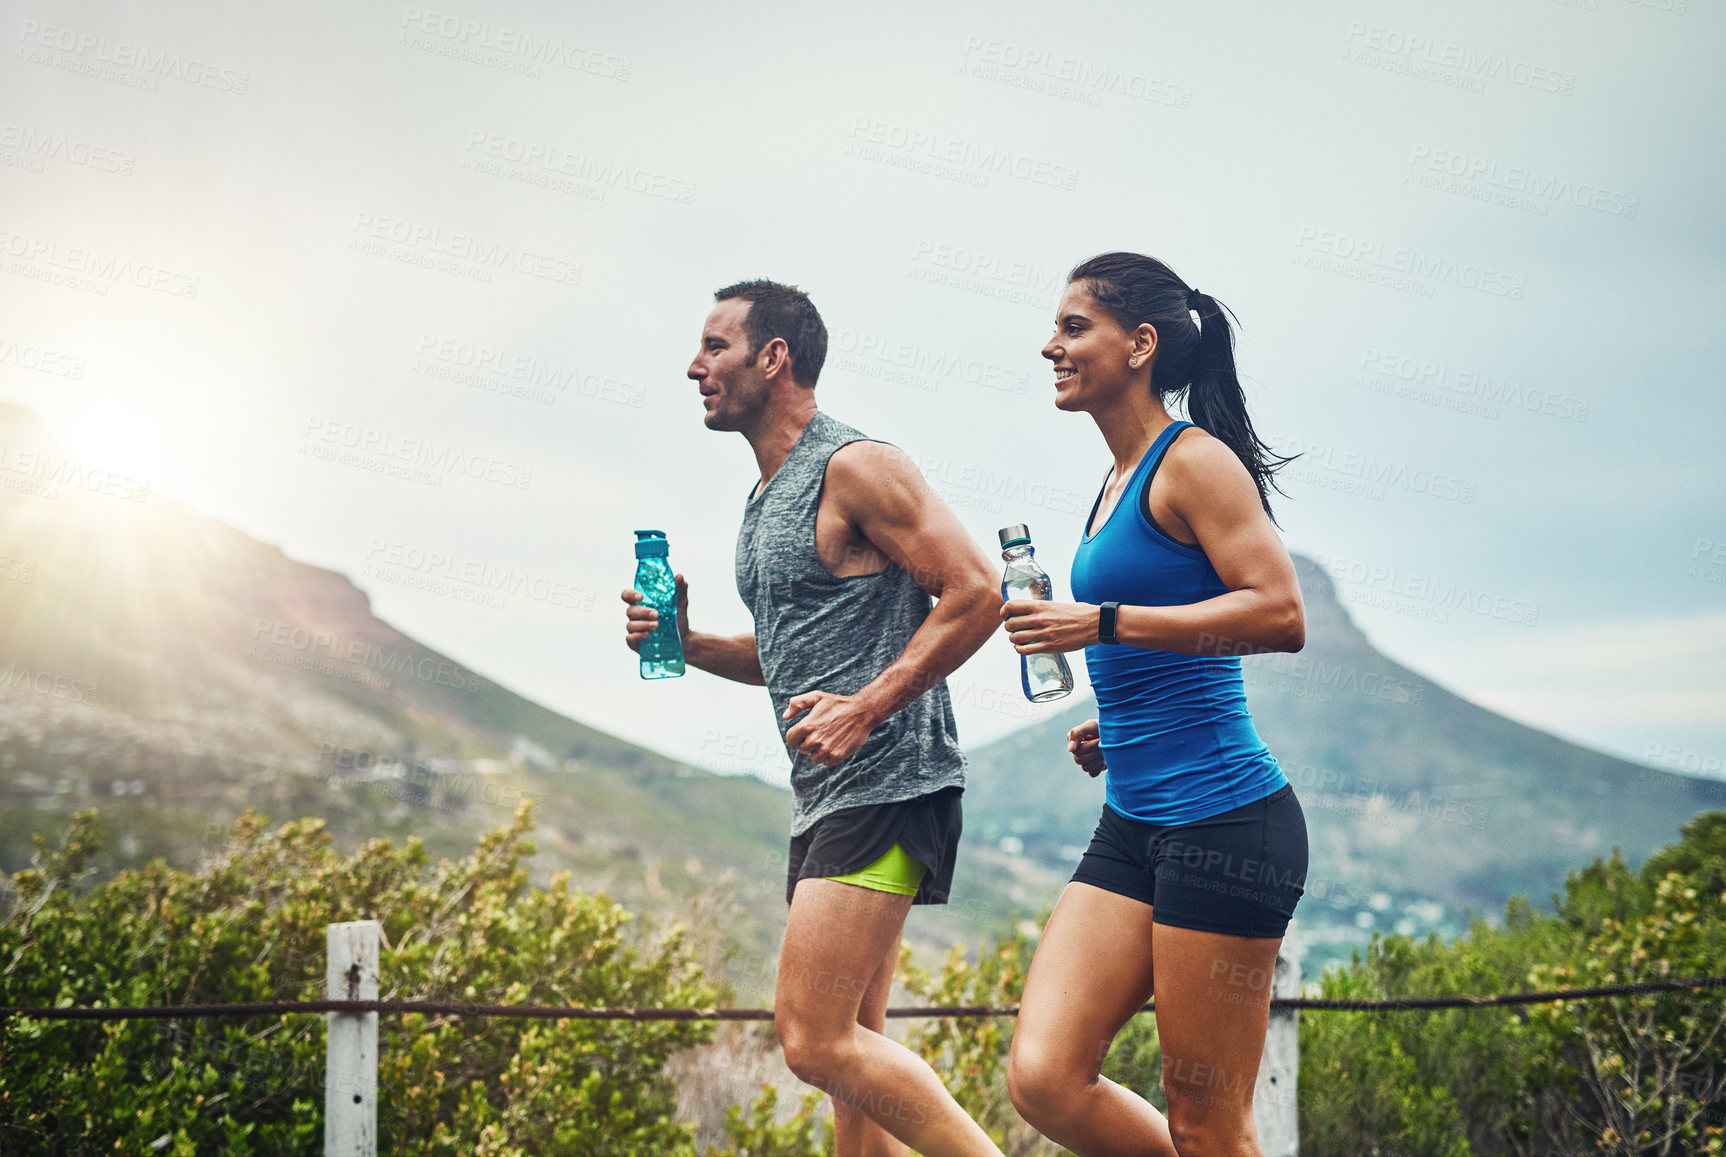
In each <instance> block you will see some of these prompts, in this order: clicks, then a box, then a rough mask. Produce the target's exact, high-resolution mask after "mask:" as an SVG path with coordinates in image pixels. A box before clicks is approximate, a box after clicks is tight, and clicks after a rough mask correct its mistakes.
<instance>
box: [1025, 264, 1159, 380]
mask: <svg viewBox="0 0 1726 1157" xmlns="http://www.w3.org/2000/svg"><path fill="white" fill-rule="evenodd" d="M1147 332H1148V335H1149V336H1148V337H1147V336H1146V333H1147ZM1155 349H1156V331H1155V330H1153V329H1151V327H1150V326H1148V325H1147V326H1140V327H1139V331H1137V332H1134V331H1128V330H1126V329H1123V328H1122V327H1121V325H1120V323H1119V322H1117V321H1116V320H1115V319H1114V318H1113V317H1111V316H1110V315H1109V312H1108V311H1107V310H1105V309H1104V308H1103V307H1102V306H1101V305H1099V304H1097V299H1096V298H1094V297H1092V296H1091V287H1090V285H1089V284H1088V283H1086V282H1083V281H1073V282H1069V283H1068V284H1067V289H1066V292H1064V293H1063V294H1061V304H1060V305H1059V306H1057V307H1056V309H1055V335H1054V336H1053V337H1051V338H1050V339H1049V341H1048V344H1047V345H1045V346H1044V347H1043V356H1044V357H1046V358H1048V359H1049V361H1050V362H1051V363H1052V364H1053V365H1054V368H1055V408H1056V409H1060V410H1094V409H1097V408H1099V406H1102V405H1106V404H1107V403H1108V402H1110V401H1112V400H1114V399H1115V398H1117V397H1119V396H1120V394H1121V392H1122V391H1124V390H1126V389H1129V388H1130V387H1131V386H1132V384H1133V382H1134V381H1135V380H1139V379H1142V380H1144V381H1145V382H1146V383H1147V384H1148V383H1149V381H1150V365H1151V354H1152V353H1154V352H1155ZM1134 359H1137V361H1138V365H1136V366H1135V365H1133V364H1132V362H1133V361H1134Z"/></svg>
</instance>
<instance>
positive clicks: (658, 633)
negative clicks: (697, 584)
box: [635, 530, 683, 679]
mask: <svg viewBox="0 0 1726 1157" xmlns="http://www.w3.org/2000/svg"><path fill="white" fill-rule="evenodd" d="M670 554H671V544H670V543H669V542H667V541H666V540H665V532H664V531H663V530H638V531H636V532H635V558H636V562H635V589H636V590H638V591H640V592H641V593H642V594H643V595H644V596H646V597H645V598H644V599H643V600H642V605H643V606H648V607H652V608H653V609H654V610H656V611H658V612H659V625H658V626H657V627H655V628H653V633H652V634H651V635H648V636H647V638H645V639H643V640H642V643H641V677H642V678H643V679H674V678H676V677H677V676H679V675H681V674H683V639H682V637H681V636H680V635H679V634H678V633H677V577H676V576H675V575H673V574H672V573H671V561H670V557H669V556H670Z"/></svg>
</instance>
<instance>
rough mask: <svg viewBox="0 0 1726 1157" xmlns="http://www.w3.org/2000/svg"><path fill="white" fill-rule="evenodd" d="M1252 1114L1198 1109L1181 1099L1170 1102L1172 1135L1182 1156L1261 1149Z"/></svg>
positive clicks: (1213, 1156) (1229, 1155) (1221, 1156)
mask: <svg viewBox="0 0 1726 1157" xmlns="http://www.w3.org/2000/svg"><path fill="white" fill-rule="evenodd" d="M1253 1136H1254V1130H1253V1124H1252V1118H1251V1116H1250V1115H1249V1116H1248V1117H1247V1118H1246V1119H1245V1120H1242V1119H1239V1115H1238V1114H1234V1113H1229V1112H1221V1113H1219V1112H1215V1111H1208V1112H1207V1111H1194V1110H1193V1109H1191V1108H1189V1107H1188V1106H1187V1105H1186V1104H1184V1103H1183V1102H1182V1101H1180V1100H1178V1099H1174V1098H1171V1099H1170V1102H1169V1139H1170V1140H1171V1141H1173V1142H1174V1143H1175V1152H1177V1153H1179V1154H1180V1155H1181V1157H1238V1155H1239V1154H1242V1153H1257V1152H1259V1149H1258V1145H1257V1143H1256V1142H1255V1141H1254V1140H1253Z"/></svg>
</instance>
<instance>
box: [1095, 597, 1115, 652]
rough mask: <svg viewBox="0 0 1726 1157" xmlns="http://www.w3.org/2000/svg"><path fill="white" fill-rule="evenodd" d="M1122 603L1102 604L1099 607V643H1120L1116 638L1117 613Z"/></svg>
mask: <svg viewBox="0 0 1726 1157" xmlns="http://www.w3.org/2000/svg"><path fill="white" fill-rule="evenodd" d="M1120 605H1121V604H1120V603H1114V602H1110V603H1101V604H1099V605H1098V607H1097V641H1098V642H1099V643H1119V642H1120V641H1121V640H1120V639H1118V638H1116V637H1115V611H1116V610H1117V609H1118V608H1119V607H1120Z"/></svg>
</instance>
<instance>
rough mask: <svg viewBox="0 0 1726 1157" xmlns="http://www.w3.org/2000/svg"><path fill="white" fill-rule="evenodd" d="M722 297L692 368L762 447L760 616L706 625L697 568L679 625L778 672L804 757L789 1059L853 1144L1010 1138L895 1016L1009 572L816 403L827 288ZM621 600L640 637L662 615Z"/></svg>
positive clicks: (782, 960) (940, 891)
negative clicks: (891, 1002)
mask: <svg viewBox="0 0 1726 1157" xmlns="http://www.w3.org/2000/svg"><path fill="white" fill-rule="evenodd" d="M713 296H714V301H715V305H714V307H713V310H712V312H711V313H709V314H708V315H707V322H706V325H705V326H704V328H703V330H702V334H701V349H700V351H699V352H698V353H697V354H696V355H695V360H694V361H693V362H691V363H690V366H689V376H690V377H691V378H693V379H694V380H695V381H696V382H697V383H698V384H699V385H700V387H701V396H702V404H703V406H704V407H705V411H706V412H705V416H704V419H703V420H704V421H705V422H706V424H707V428H708V429H710V430H735V431H737V432H738V433H740V434H742V435H743V436H744V437H745V438H746V439H748V441H749V445H750V448H751V449H753V450H754V451H755V460H756V464H757V465H758V466H759V467H760V471H761V478H760V480H759V481H758V482H757V483H756V484H755V485H754V487H753V488H752V489H751V491H750V494H749V497H748V499H747V501H746V502H745V504H744V510H743V525H742V527H741V529H740V530H739V532H738V536H737V558H736V566H737V590H738V593H739V594H741V595H742V597H743V601H744V603H745V604H747V605H748V607H749V609H750V612H751V614H752V615H753V616H754V619H755V631H754V633H753V634H746V635H734V636H723V635H710V634H705V633H703V632H701V631H694V630H691V629H690V627H689V615H688V605H689V602H688V599H689V596H688V587H687V585H686V584H685V582H684V579H683V576H682V575H678V576H677V607H678V615H677V625H678V630H679V632H680V633H681V635H682V638H683V651H684V658H685V659H686V661H687V662H689V663H690V664H692V665H694V666H696V667H699V668H701V669H702V670H704V671H709V672H711V673H713V674H715V675H719V676H722V677H724V678H727V679H734V680H736V681H737V682H739V683H753V684H756V685H765V686H766V688H767V691H768V694H769V696H770V697H771V699H772V701H773V706H774V710H775V712H776V713H777V715H778V718H779V728H780V731H781V733H782V734H783V735H784V738H785V745H786V749H787V751H788V752H789V754H790V755H791V759H792V766H791V788H792V792H793V797H794V801H795V802H794V806H793V811H792V817H791V858H790V871H789V873H788V875H787V882H786V900H787V901H788V902H789V903H790V905H791V912H790V918H789V921H788V923H787V926H786V930H785V946H784V949H783V951H782V952H781V954H780V957H779V978H778V984H777V986H776V991H775V996H774V1021H775V1026H776V1028H777V1030H778V1033H779V1041H780V1044H781V1045H782V1046H783V1047H784V1049H785V1061H786V1064H788V1065H789V1066H790V1067H791V1071H792V1072H794V1073H796V1074H797V1076H798V1077H799V1079H801V1080H803V1081H806V1082H808V1083H809V1084H811V1085H814V1086H815V1087H816V1088H819V1089H823V1090H825V1091H826V1092H827V1093H828V1094H829V1096H831V1098H832V1100H833V1116H834V1125H835V1146H836V1152H838V1153H839V1154H843V1155H844V1157H855V1155H858V1154H869V1155H875V1154H905V1153H906V1152H907V1151H908V1150H907V1148H906V1146H907V1145H909V1146H912V1147H915V1148H916V1149H917V1151H918V1152H920V1153H924V1154H927V1155H929V1157H947V1155H953V1157H973V1155H980V1154H989V1155H993V1157H1000V1150H998V1149H997V1148H996V1147H995V1146H994V1144H993V1143H992V1142H990V1140H989V1138H988V1136H987V1135H986V1134H985V1133H984V1132H983V1130H982V1129H981V1128H980V1127H978V1125H977V1123H976V1122H975V1121H973V1120H971V1118H970V1117H968V1116H966V1114H965V1112H964V1110H962V1109H960V1108H959V1106H958V1104H957V1103H955V1102H954V1100H953V1098H952V1097H951V1096H950V1095H949V1094H948V1092H947V1090H946V1088H945V1087H943V1085H942V1084H941V1081H940V1078H939V1077H937V1076H936V1075H935V1072H934V1070H933V1069H931V1068H930V1067H929V1066H928V1065H927V1064H926V1063H925V1062H924V1061H923V1060H922V1059H921V1058H920V1057H918V1056H917V1055H916V1054H915V1053H913V1052H911V1050H909V1049H907V1048H905V1047H904V1046H903V1045H901V1044H899V1043H898V1042H897V1041H893V1040H890V1039H888V1038H887V1037H886V1036H884V1035H882V1030H883V1029H884V1028H885V1026H886V1010H887V997H888V991H889V989H890V988H891V986H892V982H893V970H894V967H895V965H896V964H897V963H898V959H899V940H900V936H901V934H902V932H903V929H904V924H905V916H906V913H907V912H908V911H909V910H910V907H911V905H912V904H941V903H945V902H946V900H947V894H948V891H949V889H950V887H951V885H952V880H953V864H954V860H955V858H956V853H957V850H958V844H959V830H960V824H961V815H960V805H959V796H960V794H961V792H962V791H963V790H964V784H965V757H964V755H963V753H961V752H960V750H959V743H958V739H957V736H956V734H955V729H954V725H953V709H952V701H951V700H950V698H949V697H948V694H947V685H946V682H945V679H946V676H947V675H948V674H949V673H951V672H952V671H953V670H954V669H955V668H957V667H958V666H959V665H960V664H961V663H963V662H964V661H965V660H966V659H968V658H969V657H970V656H971V655H972V653H973V652H975V651H976V650H977V648H978V647H979V646H981V645H982V644H983V642H984V640H986V639H987V638H988V637H989V635H990V634H991V633H992V631H993V630H994V629H995V628H996V626H997V624H998V623H999V619H1000V608H1001V595H1000V586H999V584H998V581H997V579H996V578H995V573H994V568H993V566H991V564H990V562H989V560H988V559H987V558H986V557H985V556H984V554H983V552H982V550H981V549H980V548H979V547H978V546H977V544H976V543H975V542H973V541H972V540H971V538H970V536H969V535H967V534H966V533H965V530H964V528H963V527H962V526H961V525H960V524H959V520H958V519H957V518H956V517H954V515H953V512H952V511H951V510H949V509H948V508H947V506H946V504H945V503H943V502H942V501H941V500H940V499H939V498H938V497H937V496H936V495H935V493H934V492H933V491H932V490H931V489H930V488H929V486H928V484H927V483H926V482H925V481H924V480H923V476H922V475H921V474H920V473H919V472H918V470H917V467H916V465H915V464H914V463H913V462H912V461H911V459H910V457H909V456H908V455H906V454H905V453H904V452H903V451H901V450H898V449H897V448H895V447H892V446H889V445H887V444H886V443H883V442H876V441H871V440H869V439H868V438H866V437H865V436H864V435H863V434H861V433H859V432H858V431H857V430H855V429H853V428H851V427H850V426H847V425H845V424H844V423H843V422H839V421H836V420H834V419H833V418H830V417H828V416H827V415H826V414H824V413H822V412H821V411H820V410H819V409H817V408H816V405H815V380H816V378H817V377H819V376H820V373H821V365H822V362H823V361H825V359H826V356H827V327H826V326H825V325H823V324H822V321H821V315H820V314H819V313H818V312H816V309H815V306H814V304H813V303H811V302H810V300H809V298H808V297H807V296H806V295H805V294H803V293H802V292H801V291H799V290H797V289H795V288H793V287H791V286H786V285H780V284H777V283H776V282H772V281H746V282H740V283H739V284H737V285H732V286H728V287H726V288H725V289H721V290H720V291H719V292H718V293H716V294H714V295H713ZM931 596H933V597H934V598H936V599H938V600H939V601H938V602H936V603H935V604H934V606H933V607H932V608H931V605H930V598H931ZM623 601H624V602H626V603H628V604H629V609H628V611H627V612H626V613H627V616H628V624H627V641H628V643H629V646H630V647H631V648H633V649H637V650H639V648H640V645H641V641H642V640H643V639H645V638H646V637H647V636H648V634H649V633H651V631H652V630H653V628H654V625H655V624H656V623H657V621H658V614H657V613H656V612H655V611H654V610H653V609H652V608H650V607H644V606H640V605H639V604H640V603H641V601H642V595H641V593H640V592H639V591H633V590H629V591H624V592H623Z"/></svg>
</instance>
